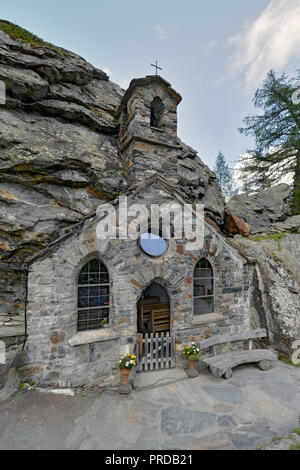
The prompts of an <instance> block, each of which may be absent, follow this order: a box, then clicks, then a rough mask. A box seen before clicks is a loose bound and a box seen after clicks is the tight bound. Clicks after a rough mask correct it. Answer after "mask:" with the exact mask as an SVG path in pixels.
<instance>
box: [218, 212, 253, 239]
mask: <svg viewBox="0 0 300 470" xmlns="http://www.w3.org/2000/svg"><path fill="white" fill-rule="evenodd" d="M223 231H224V232H225V233H226V234H227V235H228V236H234V235H242V236H243V237H248V236H249V235H250V233H251V230H250V227H249V225H248V224H246V223H245V222H244V221H243V220H242V219H240V218H239V217H238V216H237V215H235V214H232V213H231V212H230V211H229V210H228V209H225V218H224V225H223Z"/></svg>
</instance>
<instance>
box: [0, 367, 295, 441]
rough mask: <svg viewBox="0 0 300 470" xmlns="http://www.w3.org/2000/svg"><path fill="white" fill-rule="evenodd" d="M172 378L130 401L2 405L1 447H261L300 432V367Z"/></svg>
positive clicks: (36, 397) (24, 399)
mask: <svg viewBox="0 0 300 470" xmlns="http://www.w3.org/2000/svg"><path fill="white" fill-rule="evenodd" d="M166 372H167V371H160V372H156V373H155V374H156V375H155V374H153V375H155V379H154V380H153V381H151V380H150V379H149V376H148V377H147V378H145V379H140V378H139V384H138V385H139V387H138V388H139V389H138V390H135V391H133V393H132V394H131V395H130V396H129V397H122V396H120V395H118V394H117V392H115V391H113V390H106V391H104V392H103V393H101V394H100V395H99V396H97V397H94V398H83V397H77V396H75V397H70V396H58V395H53V394H45V393H39V392H35V391H30V392H27V393H24V394H19V396H17V397H15V398H14V399H12V400H10V401H7V402H5V403H2V404H1V405H0V449H1V450H3V449H105V450H111V449H113V450H118V449H130V450H133V449H145V450H146V449H150V450H160V449H164V450H170V449H182V450H192V449H195V450H202V449H257V448H259V447H260V446H262V445H268V443H270V442H271V441H272V439H274V437H276V436H287V435H289V434H290V433H291V431H293V430H294V429H295V428H299V416H300V368H297V367H293V366H288V365H285V364H282V363H280V362H278V363H277V365H276V366H275V367H274V368H273V369H272V370H270V371H266V372H263V371H260V370H259V369H257V368H256V367H255V366H241V367H239V368H236V369H235V370H234V374H233V378H232V379H230V380H228V381H226V380H224V379H217V378H215V377H213V376H212V375H211V374H210V373H209V372H208V371H206V370H204V371H201V374H200V376H199V377H198V378H195V379H187V378H186V377H185V376H184V375H183V374H182V371H179V370H178V369H177V370H176V369H175V370H174V371H173V372H170V371H169V372H168V377H167V378H166V376H165V374H166ZM143 375H144V377H146V374H143ZM172 375H173V379H172ZM140 377H142V375H140ZM143 382H144V386H143ZM151 382H152V383H151ZM166 382H169V383H166Z"/></svg>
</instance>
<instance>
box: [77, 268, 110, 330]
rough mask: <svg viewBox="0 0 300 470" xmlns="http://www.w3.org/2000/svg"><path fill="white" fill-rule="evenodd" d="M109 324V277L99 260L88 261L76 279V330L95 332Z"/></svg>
mask: <svg viewBox="0 0 300 470" xmlns="http://www.w3.org/2000/svg"><path fill="white" fill-rule="evenodd" d="M108 322H109V275H108V271H107V268H106V266H105V265H104V264H103V263H102V262H101V261H99V260H97V259H93V260H91V261H89V262H88V263H87V264H86V265H85V266H84V267H83V268H82V270H81V271H80V274H79V277H78V319H77V330H78V331H84V330H97V329H99V328H102V327H103V326H105V325H106V324H108Z"/></svg>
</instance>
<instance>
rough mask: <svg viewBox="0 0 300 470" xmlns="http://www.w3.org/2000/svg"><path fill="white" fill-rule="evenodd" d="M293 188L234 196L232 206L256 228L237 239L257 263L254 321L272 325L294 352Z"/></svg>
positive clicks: (297, 238)
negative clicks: (291, 204) (248, 234)
mask: <svg viewBox="0 0 300 470" xmlns="http://www.w3.org/2000/svg"><path fill="white" fill-rule="evenodd" d="M290 196H291V187H290V186H288V185H286V184H280V185H277V186H274V187H272V188H270V189H266V190H264V191H261V192H258V193H255V194H253V195H250V196H246V195H245V194H242V195H237V196H235V197H233V198H232V199H231V200H230V201H229V202H228V204H227V210H228V209H229V210H231V211H233V212H235V214H237V215H238V216H239V217H241V219H242V220H243V221H244V222H245V223H247V224H248V225H249V226H250V227H251V228H252V235H251V236H250V237H248V238H245V237H241V236H236V237H235V238H234V240H232V244H233V245H234V246H235V247H237V248H238V249H240V250H242V252H243V253H244V254H245V255H246V256H247V257H248V258H252V259H253V260H254V261H255V262H256V267H255V271H254V277H253V283H252V286H251V289H252V321H253V323H254V325H262V326H264V327H265V328H267V330H268V332H269V336H270V340H271V344H272V346H274V347H275V348H276V349H277V350H278V351H279V352H280V353H281V354H282V355H284V356H288V357H290V355H291V353H292V351H293V349H292V345H293V343H294V342H295V341H297V340H299V338H300V216H290V208H289V199H290Z"/></svg>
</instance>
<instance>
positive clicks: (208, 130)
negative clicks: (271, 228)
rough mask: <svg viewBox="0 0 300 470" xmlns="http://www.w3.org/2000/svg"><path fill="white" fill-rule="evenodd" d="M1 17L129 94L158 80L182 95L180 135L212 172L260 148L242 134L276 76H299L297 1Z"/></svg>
mask: <svg viewBox="0 0 300 470" xmlns="http://www.w3.org/2000/svg"><path fill="white" fill-rule="evenodd" d="M0 17H1V18H2V19H6V20H10V21H12V22H15V23H17V24H18V25H20V26H22V27H24V28H26V29H28V30H30V31H31V32H33V33H35V34H37V35H38V36H40V37H42V38H43V39H44V40H46V41H49V42H52V43H53V44H56V45H58V46H62V47H64V48H66V49H69V50H71V51H73V52H76V53H77V54H79V55H81V56H82V57H84V58H85V59H86V60H87V61H89V62H90V63H92V64H93V65H94V66H95V67H98V68H100V69H102V70H105V71H106V72H107V73H108V74H109V75H110V79H111V80H112V81H113V82H116V83H118V84H119V85H121V86H122V87H123V88H126V87H127V86H128V85H129V83H130V81H131V80H132V79H133V78H137V77H143V76H146V75H151V74H153V73H154V69H153V68H152V67H151V63H154V62H155V61H156V60H157V61H158V63H159V65H160V66H161V67H162V68H163V71H162V72H160V74H161V75H162V76H163V77H164V78H165V79H166V80H168V81H169V82H170V83H171V84H172V86H173V88H175V90H176V91H178V92H179V93H180V94H181V95H182V97H183V101H182V103H181V104H180V105H179V108H178V135H179V137H180V138H181V140H182V141H184V142H185V143H186V144H188V145H190V146H191V147H193V148H194V149H195V150H197V152H198V154H199V156H200V158H201V159H202V160H203V161H204V163H206V164H207V165H209V166H210V167H211V168H213V166H214V163H215V160H216V156H217V154H218V152H219V151H222V152H223V153H224V155H225V158H226V159H227V161H228V162H229V164H230V166H232V167H234V166H235V165H236V163H237V162H238V160H239V156H240V155H241V154H244V153H245V152H246V150H247V148H252V147H253V142H252V141H251V139H250V138H246V137H245V136H242V135H241V134H240V133H239V132H238V130H237V128H238V127H241V126H242V120H243V118H244V117H245V116H246V115H248V114H253V113H254V112H256V110H255V108H254V107H253V104H252V99H253V96H254V92H255V90H256V89H257V88H258V87H259V86H260V85H261V84H262V82H263V80H264V78H265V76H266V73H267V72H268V70H270V69H271V68H273V69H275V71H277V72H283V71H285V72H286V73H287V74H288V75H290V76H295V71H296V70H297V69H299V68H300V0H242V1H241V0H226V1H224V0H210V1H207V0H185V1H182V0H151V1H146V0H109V1H107V0H105V1H104V0H85V1H78V0H51V2H45V1H44V2H41V1H40V0H38V1H37V0H26V2H24V1H23V0H9V2H7V1H5V0H0Z"/></svg>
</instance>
